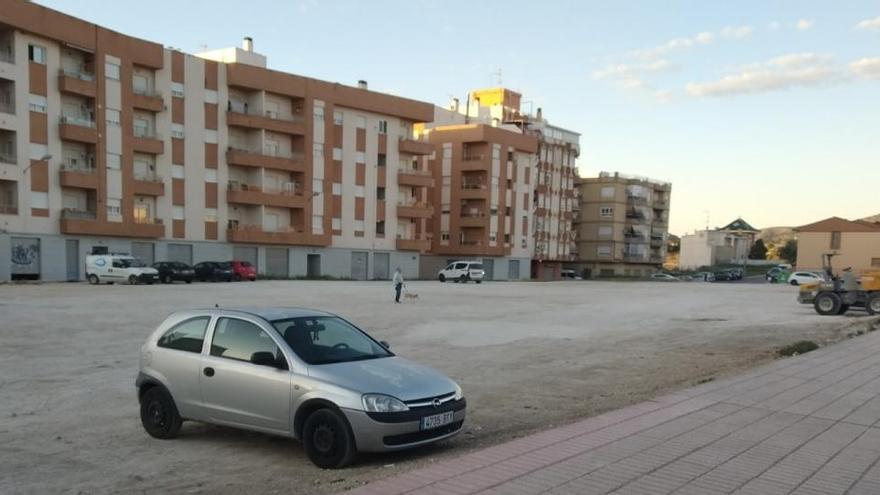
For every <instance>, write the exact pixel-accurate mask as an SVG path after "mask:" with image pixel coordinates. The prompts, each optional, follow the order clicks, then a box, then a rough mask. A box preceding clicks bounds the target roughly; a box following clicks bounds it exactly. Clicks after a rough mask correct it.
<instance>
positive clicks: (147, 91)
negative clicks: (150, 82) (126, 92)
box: [131, 88, 162, 98]
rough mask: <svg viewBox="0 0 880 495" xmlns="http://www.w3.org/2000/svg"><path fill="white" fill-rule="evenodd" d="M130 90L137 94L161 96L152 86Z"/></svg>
mask: <svg viewBox="0 0 880 495" xmlns="http://www.w3.org/2000/svg"><path fill="white" fill-rule="evenodd" d="M131 92H132V93H134V94H136V95H139V96H148V97H150V98H162V92H161V91H156V90H155V89H153V88H132V89H131Z"/></svg>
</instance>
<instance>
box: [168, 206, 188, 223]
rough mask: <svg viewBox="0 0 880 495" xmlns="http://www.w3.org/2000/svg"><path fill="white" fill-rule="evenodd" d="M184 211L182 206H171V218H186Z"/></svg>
mask: <svg viewBox="0 0 880 495" xmlns="http://www.w3.org/2000/svg"><path fill="white" fill-rule="evenodd" d="M185 215H186V213H185V212H184V210H183V207H182V206H173V207H171V218H173V219H174V220H183V219H184V218H186V216H185Z"/></svg>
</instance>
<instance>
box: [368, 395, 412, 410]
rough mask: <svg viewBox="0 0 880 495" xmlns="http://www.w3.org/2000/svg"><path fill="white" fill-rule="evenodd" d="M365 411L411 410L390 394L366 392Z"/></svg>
mask: <svg viewBox="0 0 880 495" xmlns="http://www.w3.org/2000/svg"><path fill="white" fill-rule="evenodd" d="M363 403H364V411H366V412H374V413H392V412H404V411H409V407H407V406H406V404H404V403H403V402H401V401H400V400H399V399H396V398H394V397H391V396H390V395H382V394H364V396H363Z"/></svg>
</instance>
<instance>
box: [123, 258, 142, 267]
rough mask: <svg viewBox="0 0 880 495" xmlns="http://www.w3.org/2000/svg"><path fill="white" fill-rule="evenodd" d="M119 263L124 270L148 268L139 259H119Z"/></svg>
mask: <svg viewBox="0 0 880 495" xmlns="http://www.w3.org/2000/svg"><path fill="white" fill-rule="evenodd" d="M119 263H120V264H121V265H122V267H123V268H143V267H145V266H147V265H145V264H144V262H143V261H141V260H139V259H138V258H119Z"/></svg>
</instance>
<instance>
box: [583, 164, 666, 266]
mask: <svg viewBox="0 0 880 495" xmlns="http://www.w3.org/2000/svg"><path fill="white" fill-rule="evenodd" d="M579 184H580V211H579V212H578V217H577V221H576V222H575V228H576V229H577V257H578V261H577V263H575V264H572V266H574V267H576V268H577V269H578V270H579V271H580V272H581V273H582V274H583V275H584V278H595V277H644V276H649V275H650V274H651V273H653V272H655V271H657V270H658V269H659V268H660V267H661V266H662V264H663V261H664V259H665V257H666V240H667V236H668V234H667V230H668V222H669V201H670V195H671V192H672V186H671V185H670V184H669V183H668V182H660V181H655V180H652V179H647V178H644V177H635V176H628V175H622V174H619V173H616V172H615V173H607V172H602V173H601V174H599V177H591V178H583V179H580V181H579Z"/></svg>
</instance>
